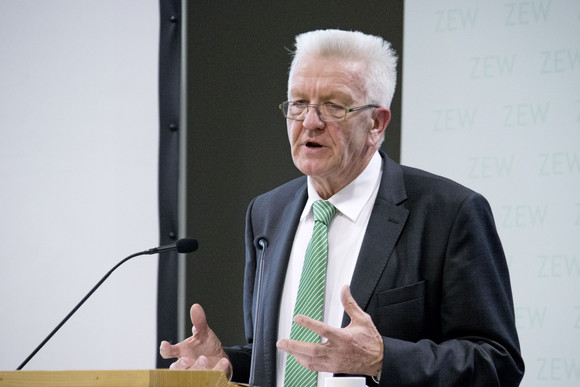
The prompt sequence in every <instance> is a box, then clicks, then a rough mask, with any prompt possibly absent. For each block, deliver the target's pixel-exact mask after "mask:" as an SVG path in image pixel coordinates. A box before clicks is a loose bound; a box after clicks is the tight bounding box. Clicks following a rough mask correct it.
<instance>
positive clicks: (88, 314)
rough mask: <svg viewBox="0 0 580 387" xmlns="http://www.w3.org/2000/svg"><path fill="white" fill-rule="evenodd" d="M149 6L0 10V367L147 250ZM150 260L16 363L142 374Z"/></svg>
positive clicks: (149, 347) (37, 2)
mask: <svg viewBox="0 0 580 387" xmlns="http://www.w3.org/2000/svg"><path fill="white" fill-rule="evenodd" d="M158 35H159V10H158V2H157V1H156V0H147V1H144V0H84V1H78V0H58V1H57V0H53V1H44V0H27V1H25V0H20V1H9V0H0V238H1V241H2V247H1V249H0V321H1V324H2V329H0V343H2V344H1V345H0V348H1V349H0V369H1V370H14V369H16V367H17V366H18V365H19V364H20V363H21V362H22V361H23V360H24V359H25V358H26V357H27V356H28V354H29V353H30V352H31V351H32V350H33V349H34V348H35V347H36V345H37V344H39V343H40V342H41V341H42V339H44V337H46V335H48V333H49V332H50V331H51V330H52V329H53V328H54V327H55V326H56V325H57V323H59V322H60V321H61V320H62V318H64V316H65V315H66V314H67V313H68V311H69V310H70V309H72V308H73V307H74V305H76V303H77V302H79V301H80V300H81V298H82V297H83V296H84V294H85V293H86V292H88V291H89V290H90V289H91V288H92V287H93V285H94V284H95V283H96V282H97V281H98V280H99V279H100V277H101V276H103V275H104V274H105V273H106V272H107V271H108V270H109V269H110V268H111V267H112V266H113V265H115V264H116V263H117V262H118V261H120V260H121V259H122V258H124V257H126V256H128V255H129V254H131V253H133V252H136V251H140V250H145V249H147V248H150V247H154V246H155V245H157V243H158V240H159V237H158V216H157V160H158V107H157V89H158V88H157V83H158V81H157V77H158V70H157V69H158V42H159V37H158ZM156 265H157V257H155V256H145V257H140V258H136V260H132V261H129V262H127V263H126V264H125V265H124V266H122V267H121V268H120V269H119V270H118V271H117V272H115V273H114V274H113V275H112V276H111V277H110V278H109V280H108V282H106V283H105V284H104V285H103V286H102V287H101V288H100V289H99V290H98V291H97V292H96V293H95V294H94V296H93V298H92V299H90V300H89V301H88V302H87V303H86V304H85V305H84V306H83V307H82V308H81V309H80V310H79V312H78V313H77V314H76V315H75V316H74V317H73V318H72V319H71V320H69V322H68V323H67V324H66V325H65V326H64V327H63V328H62V329H61V330H60V332H59V333H57V334H56V336H54V337H53V339H52V341H51V342H49V343H48V344H47V345H46V346H45V347H44V349H43V350H42V351H41V352H39V353H38V355H37V356H36V357H35V358H34V359H33V360H32V361H31V362H30V363H29V364H28V365H27V366H26V367H25V370H26V369H27V370H33V369H43V370H51V369H134V368H138V369H144V368H154V367H155V353H156V352H155V348H156V346H157V343H156V332H155V330H156V326H155V319H156V317H155V316H156V294H157V292H156V291H157V289H156V275H157V266H156Z"/></svg>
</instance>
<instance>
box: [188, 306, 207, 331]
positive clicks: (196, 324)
mask: <svg viewBox="0 0 580 387" xmlns="http://www.w3.org/2000/svg"><path fill="white" fill-rule="evenodd" d="M189 316H190V318H191V323H192V324H193V328H192V332H193V334H194V335H195V334H196V333H199V334H201V335H203V334H205V333H206V332H207V330H208V326H207V320H206V317H205V311H204V310H203V308H202V307H201V305H199V304H193V305H192V306H191V309H190V310H189Z"/></svg>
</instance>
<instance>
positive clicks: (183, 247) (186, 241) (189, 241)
mask: <svg viewBox="0 0 580 387" xmlns="http://www.w3.org/2000/svg"><path fill="white" fill-rule="evenodd" d="M197 247H198V243H197V240H195V239H193V238H182V239H180V240H178V241H177V243H176V244H173V245H166V246H160V247H155V248H152V249H149V250H145V251H140V252H138V253H135V254H131V255H129V256H128V257H127V258H125V259H123V260H122V261H121V262H119V263H117V264H116V265H115V266H114V267H113V268H112V269H111V270H109V272H108V273H107V274H105V276H104V277H103V278H101V280H100V281H99V282H97V284H96V285H95V286H94V287H93V288H92V289H91V291H90V292H88V293H87V295H86V296H85V297H84V298H83V299H82V300H81V302H79V303H78V304H77V306H75V307H74V308H73V310H71V311H70V313H69V314H68V315H67V316H66V317H65V318H64V319H63V320H62V321H61V322H60V324H58V325H57V326H56V328H54V329H53V330H52V332H50V334H49V335H48V336H47V337H46V339H44V340H43V341H42V343H40V344H39V345H38V347H36V349H35V350H34V351H32V353H31V354H30V355H29V356H28V357H27V358H26V360H24V361H23V362H22V364H20V365H19V366H18V368H17V369H16V370H17V371H20V370H21V369H22V368H23V367H24V366H25V365H26V363H28V362H29V361H30V359H32V358H33V357H34V355H36V353H37V352H38V351H40V350H41V349H42V347H44V345H45V344H46V343H47V342H48V341H49V340H50V339H51V338H52V336H54V335H55V333H56V332H58V330H59V329H60V328H61V327H62V326H63V325H64V324H65V323H66V322H67V321H68V319H69V318H71V316H72V315H73V314H75V312H76V311H77V310H78V309H79V308H80V307H81V306H82V305H83V304H84V303H85V301H86V300H88V299H89V297H91V295H92V294H93V293H94V292H95V291H96V290H97V289H98V288H99V286H101V285H102V284H103V282H105V280H106V279H107V278H109V276H110V275H111V274H112V273H113V272H114V271H115V270H116V269H117V268H118V267H119V266H121V265H122V264H124V263H125V262H127V261H128V260H130V259H131V258H135V257H137V256H139V255H152V254H159V253H162V252H165V251H172V250H177V252H179V253H191V252H193V251H195V250H197Z"/></svg>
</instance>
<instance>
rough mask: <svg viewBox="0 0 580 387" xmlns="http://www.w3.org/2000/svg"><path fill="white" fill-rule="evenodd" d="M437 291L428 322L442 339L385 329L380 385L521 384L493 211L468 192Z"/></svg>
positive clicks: (520, 363)
mask: <svg viewBox="0 0 580 387" xmlns="http://www.w3.org/2000/svg"><path fill="white" fill-rule="evenodd" d="M449 230H450V231H449V235H448V238H447V241H446V247H445V249H444V257H442V259H441V262H442V264H441V265H442V267H441V278H440V282H438V284H437V286H438V287H440V289H439V290H438V292H439V294H440V300H439V303H440V309H439V310H438V311H437V313H434V314H430V316H431V318H432V319H433V320H435V319H438V321H427V324H431V325H433V326H439V328H438V331H439V333H438V335H437V336H438V338H437V339H420V340H418V341H413V342H411V341H406V340H401V339H397V338H393V337H389V332H381V334H382V335H383V343H384V359H383V369H382V377H381V381H380V386H402V385H404V386H486V387H488V386H517V385H519V383H520V381H521V379H522V376H523V372H524V363H523V360H522V358H521V355H520V349H519V342H518V338H517V333H516V328H515V319H514V310H513V301H512V294H511V286H510V280H509V274H508V268H507V264H506V260H505V256H504V253H503V249H502V247H501V243H500V241H499V237H498V235H497V232H496V228H495V224H494V221H493V216H492V213H491V209H490V207H489V204H488V203H487V201H486V200H485V199H484V198H483V197H482V196H480V195H478V194H475V193H473V194H471V195H468V196H467V197H466V198H465V200H464V201H463V203H462V204H461V205H460V206H459V210H458V212H457V214H456V215H455V218H454V220H453V221H452V225H451V227H450V228H449Z"/></svg>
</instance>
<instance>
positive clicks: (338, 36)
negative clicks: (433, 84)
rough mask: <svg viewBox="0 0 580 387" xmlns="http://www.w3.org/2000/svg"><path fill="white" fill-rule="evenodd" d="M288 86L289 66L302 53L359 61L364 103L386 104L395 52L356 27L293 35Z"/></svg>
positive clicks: (391, 86) (390, 95)
mask: <svg viewBox="0 0 580 387" xmlns="http://www.w3.org/2000/svg"><path fill="white" fill-rule="evenodd" d="M295 47H296V50H295V51H294V52H293V59H292V64H291V65H290V75H289V77H288V90H290V87H291V82H292V75H293V69H294V68H295V65H296V63H298V62H299V61H300V60H301V59H302V58H303V57H305V56H310V55H318V56H322V57H335V58H339V59H349V60H355V61H360V62H361V63H363V64H364V65H365V69H366V71H365V73H364V74H363V78H364V79H365V83H366V84H365V90H366V93H367V98H369V100H368V101H367V103H376V104H378V105H381V106H385V107H390V106H391V101H392V99H393V94H394V93H395V86H396V83H397V69H396V67H397V56H396V54H395V51H394V50H393V49H392V48H391V44H390V43H389V42H387V41H386V40H384V39H383V38H381V37H379V36H373V35H367V34H363V33H362V32H359V31H342V30H316V31H310V32H306V33H303V34H300V35H298V36H296V43H295Z"/></svg>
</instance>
